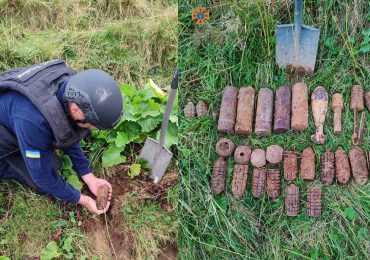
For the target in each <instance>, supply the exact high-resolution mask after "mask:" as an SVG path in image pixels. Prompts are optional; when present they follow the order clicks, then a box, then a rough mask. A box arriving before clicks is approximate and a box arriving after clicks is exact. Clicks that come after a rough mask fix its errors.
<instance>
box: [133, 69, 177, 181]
mask: <svg viewBox="0 0 370 260" xmlns="http://www.w3.org/2000/svg"><path fill="white" fill-rule="evenodd" d="M177 87H178V69H177V67H176V70H175V74H174V76H173V79H172V82H171V92H170V96H169V97H168V101H167V106H166V111H165V113H164V116H163V121H162V127H161V133H160V137H159V142H158V141H156V140H154V139H152V138H150V137H148V138H147V139H146V141H145V144H144V147H143V149H142V150H141V153H140V155H139V157H138V159H139V160H140V159H145V160H146V161H148V163H149V164H150V165H151V166H152V173H151V175H150V177H151V178H152V179H154V183H158V182H159V181H160V180H161V179H162V176H163V174H164V173H165V171H166V169H167V166H168V165H169V163H170V161H171V159H172V156H173V154H172V153H171V151H170V150H168V149H167V148H166V147H165V146H164V143H165V139H166V133H167V127H168V122H169V120H170V115H171V111H172V107H173V103H174V101H175V98H176V91H177Z"/></svg>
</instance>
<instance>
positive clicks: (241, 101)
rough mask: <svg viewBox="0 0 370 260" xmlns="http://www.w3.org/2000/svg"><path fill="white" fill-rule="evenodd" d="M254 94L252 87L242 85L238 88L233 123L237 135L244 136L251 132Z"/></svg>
mask: <svg viewBox="0 0 370 260" xmlns="http://www.w3.org/2000/svg"><path fill="white" fill-rule="evenodd" d="M254 96H255V90H254V88H252V87H243V88H241V89H240V90H239V95H238V108H237V114H236V124H235V133H236V134H237V135H244V136H246V135H250V134H251V133H252V132H253V116H254Z"/></svg>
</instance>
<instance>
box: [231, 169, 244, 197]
mask: <svg viewBox="0 0 370 260" xmlns="http://www.w3.org/2000/svg"><path fill="white" fill-rule="evenodd" d="M247 178H248V165H243V164H235V166H234V175H233V181H232V186H231V191H232V192H233V195H234V198H235V199H240V198H241V197H242V196H243V194H244V191H245V187H246V186H247Z"/></svg>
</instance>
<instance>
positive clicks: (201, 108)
mask: <svg viewBox="0 0 370 260" xmlns="http://www.w3.org/2000/svg"><path fill="white" fill-rule="evenodd" d="M195 111H196V112H197V116H198V117H202V116H205V115H207V113H208V107H207V104H206V103H205V102H204V101H203V100H199V101H198V103H197V105H196V107H195Z"/></svg>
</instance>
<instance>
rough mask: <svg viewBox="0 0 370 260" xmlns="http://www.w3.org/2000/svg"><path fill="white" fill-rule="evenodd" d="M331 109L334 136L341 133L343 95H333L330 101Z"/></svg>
mask: <svg viewBox="0 0 370 260" xmlns="http://www.w3.org/2000/svg"><path fill="white" fill-rule="evenodd" d="M331 106H332V109H333V113H334V115H333V121H334V122H333V124H334V134H339V133H340V132H341V131H342V109H343V95H342V94H340V93H335V94H334V95H333V99H332V105H331Z"/></svg>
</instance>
